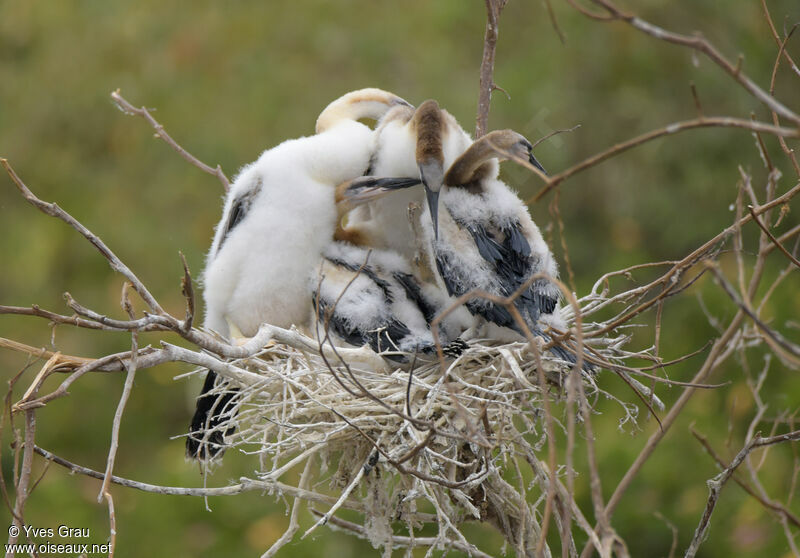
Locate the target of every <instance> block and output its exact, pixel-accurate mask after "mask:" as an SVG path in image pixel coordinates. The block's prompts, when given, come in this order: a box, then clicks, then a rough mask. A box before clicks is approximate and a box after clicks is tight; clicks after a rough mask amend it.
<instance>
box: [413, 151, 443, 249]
mask: <svg viewBox="0 0 800 558" xmlns="http://www.w3.org/2000/svg"><path fill="white" fill-rule="evenodd" d="M419 177H420V179H422V184H424V185H425V195H426V196H427V197H428V209H429V210H430V212H431V221H433V237H434V238H435V239H436V240H439V191H440V190H441V189H442V183H443V182H444V172H443V170H442V163H441V161H435V160H434V161H427V162H424V163H421V164H420V165H419Z"/></svg>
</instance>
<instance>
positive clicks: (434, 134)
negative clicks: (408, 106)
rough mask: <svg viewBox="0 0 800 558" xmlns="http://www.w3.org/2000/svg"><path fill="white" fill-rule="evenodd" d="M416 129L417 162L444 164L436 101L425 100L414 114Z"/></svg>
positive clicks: (440, 123) (441, 124) (441, 121)
mask: <svg viewBox="0 0 800 558" xmlns="http://www.w3.org/2000/svg"><path fill="white" fill-rule="evenodd" d="M414 125H415V127H416V130H417V148H416V158H417V163H418V164H424V163H439V164H440V165H441V164H444V154H443V152H442V133H443V125H444V122H443V119H442V113H441V111H440V110H439V105H438V104H436V101H425V102H424V103H422V104H421V105H420V107H419V108H418V109H417V112H416V114H415V115H414Z"/></svg>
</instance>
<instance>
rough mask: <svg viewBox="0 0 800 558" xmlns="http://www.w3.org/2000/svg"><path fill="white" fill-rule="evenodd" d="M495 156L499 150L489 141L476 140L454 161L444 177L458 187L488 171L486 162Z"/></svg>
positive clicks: (447, 181) (446, 182) (449, 183)
mask: <svg viewBox="0 0 800 558" xmlns="http://www.w3.org/2000/svg"><path fill="white" fill-rule="evenodd" d="M494 157H497V152H496V151H495V150H494V149H493V148H492V146H491V145H490V143H489V142H488V141H484V140H483V139H481V140H478V141H476V142H475V143H473V144H472V145H471V146H470V147H469V149H467V150H466V151H465V152H464V153H463V154H462V155H461V157H459V158H458V159H456V160H455V162H453V164H452V165H451V166H450V169H448V171H447V174H446V175H445V177H444V183H445V184H446V185H447V186H455V187H458V186H464V185H467V184H470V183H472V182H474V181H475V180H479V179H480V178H481V175H482V174H483V173H484V172H487V171H488V168H487V167H486V166H485V163H486V162H487V161H488V160H490V159H492V158H494Z"/></svg>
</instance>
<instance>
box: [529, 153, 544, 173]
mask: <svg viewBox="0 0 800 558" xmlns="http://www.w3.org/2000/svg"><path fill="white" fill-rule="evenodd" d="M528 161H530V163H531V165H533V166H534V167H536V168H537V169H539V170H540V171H542V172H543V173H544V174H547V171H546V170H544V167H543V166H542V164H541V163H540V162H539V161H537V160H536V157H534V156H533V153H531V154H530V155H529V157H528Z"/></svg>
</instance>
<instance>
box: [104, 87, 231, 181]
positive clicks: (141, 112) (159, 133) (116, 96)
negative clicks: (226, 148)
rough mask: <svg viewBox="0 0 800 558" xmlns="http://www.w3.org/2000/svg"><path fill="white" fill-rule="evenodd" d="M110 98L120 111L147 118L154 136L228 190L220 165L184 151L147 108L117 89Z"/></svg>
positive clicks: (225, 177) (226, 178)
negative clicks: (208, 163)
mask: <svg viewBox="0 0 800 558" xmlns="http://www.w3.org/2000/svg"><path fill="white" fill-rule="evenodd" d="M111 100H113V101H114V103H115V104H116V105H117V107H119V109H120V110H121V111H122V112H124V113H125V114H133V115H136V116H141V117H142V118H144V119H145V120H147V122H148V123H149V124H150V125H151V126H152V127H153V129H154V130H155V131H156V137H157V138H159V139H162V140H164V142H165V143H166V144H167V145H169V146H170V147H171V148H172V149H174V150H175V151H177V152H178V154H179V155H180V156H181V157H183V159H185V160H186V161H188V162H189V163H190V164H192V165H194V166H195V167H197V168H198V169H200V170H201V171H203V172H206V173H208V174H211V175H214V176H216V177H217V178H218V179H219V181H220V182H221V183H222V188H223V189H224V190H225V191H226V192H227V191H228V190H230V188H231V184H230V181H229V180H228V177H227V176H225V173H224V172H222V167H220V166H219V165H217V166H216V168H212V167H210V166H208V165H206V164H205V163H203V162H202V161H200V160H199V159H197V158H196V157H195V156H194V155H192V154H191V153H189V152H188V151H186V150H185V149H184V148H183V147H181V146H180V145H178V142H176V141H175V140H174V139H172V137H171V136H170V135H169V134H168V133H167V131H166V130H165V129H164V126H162V125H161V124H159V123H158V121H157V120H156V119H155V118H153V116H152V115H151V114H150V111H149V110H147V109H146V108H145V107H140V108H136V107H134V106H133V105H132V104H130V103H129V102H128V101H126V100H125V99H124V98H123V97H122V95H120V92H119V89H117V90H116V91H112V92H111Z"/></svg>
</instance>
